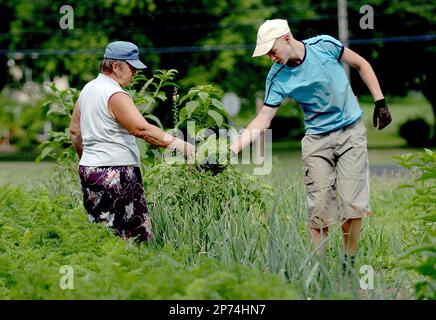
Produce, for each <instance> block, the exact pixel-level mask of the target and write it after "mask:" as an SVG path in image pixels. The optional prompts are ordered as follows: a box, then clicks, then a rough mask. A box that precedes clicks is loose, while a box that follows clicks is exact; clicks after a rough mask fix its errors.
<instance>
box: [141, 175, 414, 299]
mask: <svg viewBox="0 0 436 320" xmlns="http://www.w3.org/2000/svg"><path fill="white" fill-rule="evenodd" d="M155 174H156V172H155ZM160 174H162V173H159V174H157V175H154V174H151V175H150V176H148V178H149V179H153V178H154V179H155V183H156V186H157V189H156V188H155V189H153V192H152V193H148V195H147V199H148V201H149V204H150V212H151V215H152V219H153V221H154V228H155V231H157V232H156V234H157V237H156V238H155V239H154V242H153V244H154V245H155V246H156V247H158V246H159V245H161V244H162V243H167V242H169V243H171V244H172V245H174V246H175V247H183V246H188V247H189V248H191V252H190V255H189V259H191V261H192V262H194V261H196V259H197V258H198V257H201V256H204V255H207V256H209V257H213V258H216V259H219V260H221V261H223V262H225V263H231V262H238V263H241V264H244V265H248V266H251V267H252V268H255V269H259V270H262V271H265V272H272V273H276V274H278V275H280V277H281V278H282V280H283V282H284V283H285V282H289V283H292V284H294V285H297V287H298V288H299V297H300V298H302V299H308V298H311V299H320V298H328V299H335V298H346V299H398V298H401V299H408V298H411V297H412V295H411V293H412V291H411V288H412V284H411V281H412V279H411V274H410V273H407V272H406V271H405V270H403V269H402V268H401V266H400V265H399V263H398V258H399V257H400V256H401V254H402V253H403V252H404V250H406V249H407V248H409V247H410V246H413V245H415V244H417V243H419V241H420V239H419V237H415V236H414V235H412V234H410V232H409V231H408V230H413V228H416V226H414V223H415V222H413V221H412V220H411V216H410V215H411V213H407V212H405V210H404V208H405V207H406V206H407V202H408V201H409V200H410V196H411V193H408V192H404V190H403V191H401V192H398V191H396V190H395V186H396V185H399V184H400V183H401V181H402V180H404V179H405V178H404V177H388V176H383V177H382V178H377V177H373V180H372V182H373V183H372V187H373V188H372V189H373V190H372V203H373V211H374V212H375V214H374V216H373V217H370V218H367V219H365V221H364V225H363V231H362V236H361V241H360V250H359V254H358V262H357V268H356V269H355V270H354V272H353V273H352V274H351V275H344V274H343V271H342V257H343V244H342V232H341V228H340V225H336V226H333V227H332V228H331V230H330V234H329V236H328V239H327V241H328V243H329V250H328V252H327V256H326V257H325V258H324V259H320V258H319V257H318V256H317V255H316V254H315V253H314V252H315V251H314V250H313V249H311V247H310V241H309V238H308V230H307V215H306V200H305V199H306V198H305V197H306V190H305V186H304V185H303V184H302V179H301V176H299V173H297V172H294V173H290V174H288V175H287V176H284V175H283V173H282V174H281V175H280V176H281V177H282V178H281V179H276V180H275V182H274V187H273V194H272V195H271V196H264V197H263V199H261V200H262V201H261V203H262V204H263V205H256V203H254V202H247V201H243V200H241V197H238V195H240V194H241V193H244V190H239V191H237V192H236V193H235V190H233V189H232V184H231V183H228V180H227V178H223V179H220V177H219V175H218V177H210V178H209V179H203V180H202V181H201V183H203V185H202V186H201V188H202V189H203V191H204V190H209V192H210V193H211V194H209V195H208V196H207V195H205V194H204V193H202V195H203V197H202V198H201V201H197V200H196V199H194V197H192V196H193V195H191V194H190V193H189V192H186V193H185V194H182V195H180V199H182V200H180V201H178V202H177V201H176V202H174V196H175V194H177V190H178V189H177V188H178V184H177V183H176V182H175V187H174V189H172V187H171V186H172V185H171V183H166V182H165V179H162V176H161V175H160ZM146 176H147V175H146ZM283 177H285V178H284V179H283ZM176 178H177V179H182V180H183V179H193V180H194V181H191V182H192V185H193V186H195V185H197V183H198V181H195V178H192V177H180V176H179V175H175V176H174V179H176ZM226 181H227V182H226ZM260 181H261V180H259V182H258V183H261V182H260ZM218 182H221V183H224V184H226V185H225V187H223V186H221V187H220V188H216V187H214V185H216V184H217V183H218ZM227 183H228V184H227ZM227 186H228V188H227ZM214 190H217V191H218V190H219V192H222V193H223V194H222V197H216V196H214V195H213V192H214ZM197 192H200V191H198V190H197V191H196V193H195V194H197ZM259 200H260V199H259ZM176 203H177V206H175V204H176ZM362 265H369V266H371V267H372V268H373V270H374V289H371V290H370V289H368V290H362V289H360V282H359V281H360V280H361V278H362V276H363V275H364V274H360V273H359V268H360V266H362Z"/></svg>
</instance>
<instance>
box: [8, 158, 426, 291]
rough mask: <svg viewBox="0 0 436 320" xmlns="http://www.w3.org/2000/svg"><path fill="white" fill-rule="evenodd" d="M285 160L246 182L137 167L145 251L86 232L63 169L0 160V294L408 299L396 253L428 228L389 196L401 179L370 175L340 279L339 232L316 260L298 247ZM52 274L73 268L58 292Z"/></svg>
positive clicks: (302, 239) (403, 265)
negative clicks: (368, 274) (368, 280)
mask: <svg viewBox="0 0 436 320" xmlns="http://www.w3.org/2000/svg"><path fill="white" fill-rule="evenodd" d="M287 159H288V156H285V157H280V156H279V157H274V165H273V171H272V173H271V174H270V175H268V176H266V177H261V178H262V179H256V178H255V177H252V176H246V177H245V178H244V179H247V180H246V181H245V180H238V179H235V178H234V176H235V175H234V172H233V171H232V170H239V169H232V170H230V169H229V170H226V171H224V172H223V173H220V174H218V175H216V176H207V177H206V176H204V175H207V173H195V172H194V173H193V172H189V168H188V169H186V168H184V167H183V166H173V168H172V169H171V170H168V168H161V166H162V165H156V166H155V167H153V168H148V169H144V168H143V175H144V179H145V180H144V182H145V185H146V193H147V200H148V204H149V209H150V214H151V217H152V221H153V226H154V233H155V238H154V240H153V241H152V242H151V243H149V244H147V245H137V244H135V243H134V242H132V241H127V242H126V241H124V240H121V239H118V238H115V237H114V236H112V235H111V233H110V231H109V230H108V229H107V228H105V227H104V226H103V225H99V224H90V223H89V222H88V219H87V215H86V213H85V210H84V209H83V207H82V205H81V194H80V189H79V186H78V183H77V181H76V180H75V175H74V174H73V173H71V172H70V171H69V170H68V169H65V168H64V169H62V170H59V168H57V167H56V166H55V165H54V164H50V163H42V164H28V163H12V164H11V163H0V168H1V171H0V173H1V183H2V186H1V188H0V229H1V232H0V262H1V263H0V297H1V298H3V299H308V298H310V299H414V298H415V293H414V285H415V284H416V283H417V282H419V281H421V280H423V279H424V277H423V276H421V275H419V274H417V273H415V272H414V271H412V270H409V269H407V266H408V265H410V264H413V263H414V262H416V258H415V257H413V256H409V257H405V258H404V257H403V255H404V253H405V252H407V251H408V250H409V249H410V248H412V247H414V246H416V245H419V244H421V243H423V242H425V241H426V240H428V232H427V231H426V230H427V229H428V226H427V225H426V223H425V222H423V221H421V220H417V219H415V218H416V217H417V216H418V215H419V212H417V211H416V210H411V209H408V206H409V204H410V202H411V199H412V197H413V196H414V191H413V189H397V187H398V186H400V185H401V184H404V183H410V180H411V177H410V176H407V175H404V174H400V175H399V174H388V173H385V174H383V175H375V174H372V175H371V191H372V193H371V204H372V210H373V213H374V214H373V216H371V217H369V218H367V219H366V220H365V222H364V226H363V231H362V238H361V248H360V250H359V253H358V260H357V266H358V267H357V268H356V270H355V272H354V273H353V274H351V275H343V273H342V269H341V258H342V243H341V233H340V229H338V228H336V229H333V232H331V235H330V236H329V238H330V239H329V243H330V245H329V250H328V254H327V258H326V260H325V261H320V260H318V259H317V257H316V256H315V255H313V253H311V252H310V251H309V250H308V235H307V231H306V213H305V212H306V209H305V187H304V185H303V184H302V177H301V176H300V172H299V171H298V170H289V169H288V160H287ZM291 160H292V159H291ZM295 161H297V160H296V159H295ZM236 176H237V175H236ZM174 177H177V179H175V178H174ZM223 183H225V184H226V188H223V187H222V184H223ZM238 184H243V185H238ZM220 186H221V187H220ZM243 186H244V188H245V190H241V189H242V188H243ZM181 190H184V192H183V191H181ZM364 265H366V266H370V267H371V268H372V270H373V271H374V278H373V283H372V285H373V287H372V289H368V288H367V289H362V285H361V283H360V281H362V276H364V274H360V273H359V271H360V269H359V268H360V267H361V266H364ZM62 266H71V268H72V270H74V283H73V284H74V288H73V289H62V288H61V282H62V277H63V273H61V271H62V270H61V268H62ZM318 270H320V271H318ZM364 288H365V286H364Z"/></svg>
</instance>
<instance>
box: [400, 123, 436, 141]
mask: <svg viewBox="0 0 436 320" xmlns="http://www.w3.org/2000/svg"><path fill="white" fill-rule="evenodd" d="M399 134H400V136H401V137H402V138H403V139H405V140H406V141H407V144H408V145H409V146H410V147H414V148H419V147H427V146H429V145H430V125H429V124H428V123H427V121H425V119H423V118H417V119H413V120H407V121H406V122H405V123H403V124H402V125H401V126H400V129H399Z"/></svg>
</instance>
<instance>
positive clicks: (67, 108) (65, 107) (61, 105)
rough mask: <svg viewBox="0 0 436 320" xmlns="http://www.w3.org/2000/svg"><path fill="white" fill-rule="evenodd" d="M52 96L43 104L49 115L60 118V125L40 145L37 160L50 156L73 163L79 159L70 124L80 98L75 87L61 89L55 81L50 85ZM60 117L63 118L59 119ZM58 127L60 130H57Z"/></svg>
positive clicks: (58, 160)
mask: <svg viewBox="0 0 436 320" xmlns="http://www.w3.org/2000/svg"><path fill="white" fill-rule="evenodd" d="M49 87H50V89H51V90H52V97H51V99H50V100H48V101H46V102H45V103H44V104H43V108H44V109H45V110H46V115H47V117H48V118H49V119H50V118H51V120H54V118H56V119H58V121H57V122H58V123H60V126H59V125H58V126H59V127H58V128H54V130H52V131H50V132H49V136H48V139H47V140H46V141H44V142H42V143H41V145H40V146H39V149H40V154H39V155H38V157H37V158H36V161H41V160H43V159H45V158H46V157H50V158H52V159H54V160H56V161H57V162H61V163H64V164H71V163H73V162H75V161H76V160H77V155H76V152H75V150H74V148H73V145H72V143H71V139H70V134H69V131H68V125H69V122H70V120H71V117H72V114H73V109H74V105H75V103H76V101H77V99H78V98H79V91H78V90H77V89H75V88H70V89H66V90H59V89H58V88H56V85H55V84H54V83H52V84H50V85H49ZM59 119H61V120H60V121H59ZM57 129H58V130H57Z"/></svg>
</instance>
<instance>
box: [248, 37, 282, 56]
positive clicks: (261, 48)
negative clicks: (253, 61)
mask: <svg viewBox="0 0 436 320" xmlns="http://www.w3.org/2000/svg"><path fill="white" fill-rule="evenodd" d="M275 41H276V39H272V40H270V41H268V42H264V43H262V44H258V45H257V46H256V48H255V49H254V52H253V55H252V57H253V58H254V57H260V56H264V55H266V54H267V53H268V52H269V51H270V50H271V48H272V47H273V46H274V42H275Z"/></svg>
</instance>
